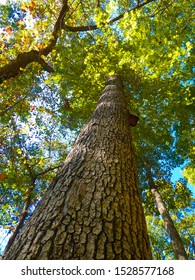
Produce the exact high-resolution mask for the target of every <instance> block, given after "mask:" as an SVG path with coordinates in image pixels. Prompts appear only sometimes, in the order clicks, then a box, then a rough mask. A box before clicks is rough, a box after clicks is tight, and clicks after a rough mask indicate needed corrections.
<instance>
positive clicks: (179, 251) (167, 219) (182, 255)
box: [145, 164, 188, 260]
mask: <svg viewBox="0 0 195 280" xmlns="http://www.w3.org/2000/svg"><path fill="white" fill-rule="evenodd" d="M145 168H146V174H147V179H148V182H149V187H150V190H151V192H152V194H153V196H154V199H155V201H156V206H157V208H158V211H159V213H160V215H161V216H162V219H163V222H164V226H165V229H166V231H167V232H168V234H169V237H170V239H171V242H172V246H173V250H174V252H175V255H176V257H177V259H178V260H187V259H188V256H187V254H186V251H185V249H184V246H183V243H182V239H181V237H180V235H179V233H178V231H177V229H176V228H175V226H174V223H173V220H172V219H171V216H170V215H169V212H168V211H167V209H166V206H165V204H164V202H163V199H162V196H161V195H160V193H159V191H158V189H157V187H156V184H155V182H154V180H153V177H152V173H151V170H150V168H149V166H148V164H145Z"/></svg>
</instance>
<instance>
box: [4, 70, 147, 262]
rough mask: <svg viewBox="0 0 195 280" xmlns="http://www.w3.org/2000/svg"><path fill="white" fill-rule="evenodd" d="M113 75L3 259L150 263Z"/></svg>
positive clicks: (130, 150)
mask: <svg viewBox="0 0 195 280" xmlns="http://www.w3.org/2000/svg"><path fill="white" fill-rule="evenodd" d="M151 258H152V256H151V250H150V244H149V240H148V234H147V229H146V222H145V217H144V212H143V208H142V202H141V194H140V190H139V187H138V182H137V170H136V156H135V154H134V150H133V146H132V138H131V134H130V126H129V112H128V109H127V105H126V100H125V96H124V94H123V85H122V82H121V80H120V77H119V76H118V75H114V76H112V77H110V78H109V79H108V80H107V85H106V87H105V89H104V91H103V93H102V95H101V97H100V99H99V102H98V105H97V107H96V109H95V111H94V113H93V115H92V117H91V118H90V120H89V122H88V124H87V125H86V126H85V127H84V129H83V130H82V132H81V133H80V135H79V137H78V139H77V141H76V143H75V145H74V147H73V149H72V151H71V152H70V154H69V155H68V157H67V158H66V160H65V163H64V166H63V168H62V170H61V171H60V172H59V174H58V175H57V177H56V178H55V180H54V181H53V183H52V184H51V186H50V188H49V189H48V190H47V192H46V194H45V196H44V197H43V199H42V201H41V202H40V203H39V205H38V206H37V208H36V209H35V211H34V213H33V215H32V216H31V218H30V219H29V220H28V222H27V223H26V225H25V226H24V228H23V230H22V231H21V234H20V235H19V236H18V238H16V240H15V242H14V243H13V245H12V246H11V248H10V250H9V251H8V252H7V253H6V254H5V256H4V259H65V260H70V259H78V260H79V259H98V260H112V259H119V260H122V259H135V260H139V259H140V260H141V259H151Z"/></svg>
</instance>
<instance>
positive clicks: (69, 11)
mask: <svg viewBox="0 0 195 280" xmlns="http://www.w3.org/2000/svg"><path fill="white" fill-rule="evenodd" d="M193 7H194V1H193V0H188V1H187V0H179V1H169V0H163V1H161V0H158V1H155V0H145V1H129V0H118V1H114V0H109V1H97V0H86V1H81V0H74V1H69V0H60V1H52V0H48V1H46V2H45V0H40V1H38V0H33V1H32V0H25V1H23V0H19V1H13V0H8V1H7V3H6V5H4V6H1V19H0V21H1V23H0V24H1V28H0V34H1V38H2V40H1V42H0V64H1V65H0V92H1V93H2V94H1V99H2V102H1V106H0V114H1V126H2V131H1V132H2V133H1V136H0V144H1V145H0V146H1V147H0V153H1V156H2V164H1V167H2V171H1V173H0V184H1V187H0V196H1V197H0V202H1V205H2V207H1V209H0V224H1V225H0V227H1V226H2V227H3V228H8V229H10V230H14V228H15V229H18V227H17V224H18V225H21V224H23V222H25V221H23V220H24V219H23V218H22V217H24V216H25V215H23V209H24V210H25V203H26V202H27V201H28V193H29V191H30V192H31V198H32V199H31V204H30V206H29V208H28V215H26V218H28V217H29V216H30V214H31V213H32V212H33V209H34V208H35V206H36V205H37V203H38V201H39V200H40V197H42V196H43V194H44V192H45V189H46V188H47V187H48V185H49V182H50V181H51V177H52V176H53V173H54V172H53V170H54V169H53V168H55V166H56V167H57V166H59V165H60V164H61V162H62V161H63V159H64V158H65V157H66V154H67V150H66V149H67V148H66V147H68V149H70V148H69V147H70V146H69V145H68V146H67V145H66V144H67V142H69V140H70V138H71V136H70V131H71V135H72V133H73V134H76V133H78V131H79V129H80V127H82V125H83V124H84V123H86V121H87V119H88V118H89V116H90V115H91V114H92V112H93V110H94V109H95V107H96V103H97V101H98V98H99V94H98V93H99V92H101V90H102V88H103V83H104V79H105V77H107V76H109V75H111V73H113V70H115V69H120V73H121V74H122V77H123V81H124V85H125V95H126V97H127V102H128V107H129V108H131V109H132V110H137V108H138V109H139V112H140V121H139V125H138V126H137V127H136V128H135V129H133V131H132V136H133V138H134V139H135V141H134V144H135V146H136V152H137V156H138V159H139V162H140V161H141V156H142V155H143V154H144V155H146V157H148V155H151V157H152V164H153V166H157V167H158V172H157V173H160V174H162V173H163V176H166V177H169V178H168V180H170V174H171V169H172V168H174V167H176V166H178V165H181V164H184V163H186V162H187V161H188V162H189V161H191V163H193V154H194V153H193V145H194V140H193V139H194V137H193V126H194V106H193V98H194V97H193V94H194V83H193V77H194V53H195V52H194V51H193V48H194V46H193V45H194V38H193V33H194V32H193V31H194V20H193V19H194V14H193ZM100 89H101V90H100ZM13 124H14V125H15V128H14V127H13ZM64 136H65V137H64ZM66 136H67V137H66ZM65 138H66V139H65ZM71 141H72V140H71ZM20 142H22V143H23V145H22V147H21V145H20ZM143 147H144V151H145V152H143V149H142V148H143ZM140 155H141V156H140ZM165 162H166V164H165ZM140 166H141V165H139V175H140V178H143V177H144V176H142V169H141V168H140ZM190 166H191V165H190ZM190 170H191V169H190ZM46 171H49V172H48V173H47V172H46ZM165 174H167V175H169V176H167V175H165ZM32 175H33V176H32ZM37 175H40V176H38V177H37ZM158 176H159V177H161V176H160V175H158ZM32 178H36V180H35V181H34V183H33V188H30V185H31V179H32ZM163 178H164V177H163ZM190 178H191V175H190ZM156 179H158V178H155V180H156ZM166 179H167V178H166ZM144 182H145V181H144V180H143V182H142V181H140V185H141V190H142V195H143V198H144V196H145V193H146V191H145V189H144V184H145V183H144ZM146 190H147V189H146ZM164 191H165V192H166V190H163V193H162V194H163V195H164ZM184 192H185V191H184V189H182V191H181V192H179V195H177V194H176V193H175V192H174V195H175V197H174V199H176V197H177V198H178V199H179V201H181V199H182V198H183V197H184ZM4 198H5V199H4ZM167 200H168V196H166V202H167ZM185 202H186V200H185ZM184 204H185V206H184V207H183V208H182V209H183V210H182V211H186V210H184V209H186V207H187V206H186V205H187V204H186V203H177V209H178V211H180V209H181V208H180V207H181V205H184ZM145 207H146V209H145V210H146V212H147V211H148V209H150V208H151V205H150V203H148V204H145ZM189 207H191V209H192V205H191V204H190V206H189ZM171 209H172V208H171ZM169 210H170V209H169ZM178 211H177V213H178ZM186 219H187V218H186ZM176 220H177V222H178V219H176ZM192 220H193V219H192ZM192 220H191V221H192ZM21 221H22V223H21ZM191 221H190V220H188V219H187V220H186V223H188V222H189V223H190V224H191ZM149 226H150V225H149ZM149 228H150V227H149ZM16 232H18V231H16ZM16 232H15V233H16ZM182 232H183V236H182V239H183V240H186V241H187V239H188V237H186V236H187V231H185V230H184V231H182ZM184 232H185V233H184ZM157 233H158V228H156V229H155V234H153V237H155V236H157ZM16 235H17V234H16ZM192 236H193V234H192ZM183 237H185V238H183ZM159 238H161V237H159ZM159 240H160V239H159ZM161 241H162V238H161ZM166 241H167V242H166V244H168V245H169V242H168V239H167V240H166ZM155 242H156V244H162V243H163V242H158V241H157V240H155ZM185 246H187V243H186V245H185ZM169 256H170V254H169V251H167V257H168V258H169ZM172 256H173V254H172Z"/></svg>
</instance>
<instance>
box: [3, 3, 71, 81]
mask: <svg viewBox="0 0 195 280" xmlns="http://www.w3.org/2000/svg"><path fill="white" fill-rule="evenodd" d="M67 2H68V0H65V1H64V4H63V6H62V9H61V11H60V14H59V17H58V19H57V21H56V23H55V26H54V29H53V32H52V39H51V40H50V42H49V44H48V46H47V47H45V48H43V49H42V50H40V51H37V50H31V51H29V52H24V53H21V54H19V55H18V56H17V58H16V59H15V60H13V61H11V62H10V63H9V64H7V65H5V66H3V67H1V68H0V84H1V83H2V82H3V81H5V80H8V79H10V78H13V77H15V76H17V75H18V74H20V73H21V72H22V71H23V69H25V68H26V66H27V65H28V64H30V63H32V62H38V63H39V64H40V65H41V66H42V68H43V69H44V70H45V71H47V72H49V73H51V72H54V70H53V68H52V67H50V66H49V65H48V64H47V63H46V62H45V61H44V59H43V58H42V57H41V56H42V55H45V56H47V55H48V54H49V53H50V52H51V51H52V50H53V48H54V46H55V45H56V42H57V39H58V36H59V31H60V30H61V28H62V22H63V20H64V17H65V15H66V13H67V11H68V6H67Z"/></svg>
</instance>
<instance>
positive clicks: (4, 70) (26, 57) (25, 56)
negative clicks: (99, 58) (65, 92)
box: [0, 0, 155, 84]
mask: <svg viewBox="0 0 195 280" xmlns="http://www.w3.org/2000/svg"><path fill="white" fill-rule="evenodd" d="M154 1H155V0H147V1H145V2H144V3H141V4H140V3H138V4H137V5H136V6H135V7H134V8H132V9H130V10H129V11H128V12H130V11H134V10H136V9H140V8H141V7H143V6H145V5H147V4H149V3H151V2H154ZM67 3H68V0H64V1H63V6H62V9H61V11H60V14H59V16H58V19H57V21H56V23H55V25H54V29H53V32H52V38H51V39H50V41H49V44H48V46H47V47H45V48H43V49H42V50H39V51H37V50H31V51H29V52H24V53H21V54H19V55H18V56H17V58H16V59H15V60H13V61H11V62H10V63H9V64H7V65H5V66H3V67H1V68H0V84H1V83H2V82H3V81H5V80H8V79H10V78H13V77H15V76H17V75H18V74H20V73H21V72H22V71H23V69H25V68H26V66H27V65H28V64H30V63H32V62H38V63H39V64H40V65H41V66H42V68H43V70H45V71H47V72H49V73H52V72H54V70H53V68H52V67H50V66H49V65H48V64H47V63H46V62H45V61H44V60H43V58H42V57H41V56H42V55H44V56H47V55H48V54H49V53H50V52H51V51H52V50H53V48H54V47H55V45H56V43H57V40H58V37H59V32H60V31H61V30H62V29H65V30H67V31H71V32H81V31H91V30H96V29H98V27H97V25H91V26H67V25H65V24H64V23H63V21H64V17H65V15H66V13H67V12H68V10H69V7H68V5H67ZM124 15H125V13H122V14H121V15H119V16H117V17H115V18H113V19H111V20H110V21H109V22H108V24H113V23H114V22H116V21H118V20H120V19H122V18H123V17H124Z"/></svg>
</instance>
